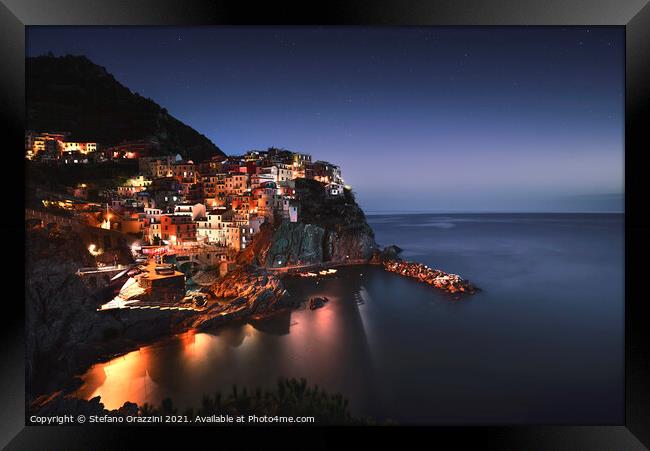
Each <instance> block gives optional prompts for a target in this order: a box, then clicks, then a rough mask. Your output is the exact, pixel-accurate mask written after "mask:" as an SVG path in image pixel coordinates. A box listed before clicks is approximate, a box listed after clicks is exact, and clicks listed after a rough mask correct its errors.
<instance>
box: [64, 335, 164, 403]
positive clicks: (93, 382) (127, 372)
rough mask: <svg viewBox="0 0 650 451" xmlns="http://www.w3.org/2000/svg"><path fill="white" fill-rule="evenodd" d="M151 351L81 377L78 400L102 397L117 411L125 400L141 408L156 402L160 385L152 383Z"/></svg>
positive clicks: (97, 367) (136, 353)
mask: <svg viewBox="0 0 650 451" xmlns="http://www.w3.org/2000/svg"><path fill="white" fill-rule="evenodd" d="M149 352H150V350H149V349H148V348H141V349H139V350H137V351H133V352H130V353H128V354H125V355H123V356H121V357H118V358H116V359H113V360H111V361H109V362H106V363H98V364H96V365H93V367H92V368H91V369H90V370H89V371H88V372H87V373H86V374H85V375H84V376H83V377H82V379H83V382H84V383H83V385H82V386H81V387H80V388H79V389H78V390H77V396H79V397H81V398H85V399H91V398H94V397H96V396H100V397H101V402H102V403H103V404H104V406H105V407H106V408H107V409H117V408H119V407H121V406H122V405H123V404H124V401H125V400H129V401H131V402H135V403H137V404H138V405H142V404H144V403H145V402H148V403H152V402H153V403H155V402H157V401H158V400H157V397H156V394H157V392H158V385H157V384H156V383H155V382H154V381H153V380H152V379H151V376H150V375H149V371H148V369H147V364H148V361H149V358H148V354H149Z"/></svg>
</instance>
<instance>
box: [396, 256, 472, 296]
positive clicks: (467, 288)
mask: <svg viewBox="0 0 650 451" xmlns="http://www.w3.org/2000/svg"><path fill="white" fill-rule="evenodd" d="M383 265H384V269H385V270H386V271H389V272H393V273H396V274H400V275H402V276H405V277H410V278H412V279H416V280H419V281H420V282H424V283H426V284H429V285H432V286H434V287H436V288H438V289H440V290H444V291H447V292H449V293H469V294H474V293H475V292H476V291H477V290H478V289H477V288H476V287H475V286H474V285H472V284H471V283H470V282H468V281H467V280H465V279H463V278H462V277H460V276H458V275H456V274H449V273H446V272H444V271H441V270H439V269H433V268H429V267H428V266H426V265H423V264H422V263H415V262H408V261H404V260H386V261H384V262H383Z"/></svg>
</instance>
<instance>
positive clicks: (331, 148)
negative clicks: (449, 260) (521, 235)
mask: <svg viewBox="0 0 650 451" xmlns="http://www.w3.org/2000/svg"><path fill="white" fill-rule="evenodd" d="M48 51H52V52H53V53H54V54H55V55H62V54H83V55H86V56H88V57H89V58H90V59H91V60H92V61H93V62H95V63H97V64H99V65H102V66H104V67H106V69H107V70H108V71H109V72H111V73H112V74H113V75H114V76H115V78H116V79H117V80H118V81H120V82H121V83H123V84H124V85H126V86H127V87H129V88H130V89H131V90H132V91H137V92H139V93H140V94H142V95H143V96H145V97H150V98H152V99H153V100H154V101H156V102H157V103H158V104H160V105H161V106H163V107H165V108H167V110H168V111H169V112H170V113H171V114H172V115H174V116H175V117H177V118H178V119H180V120H182V121H183V122H185V123H187V124H188V125H190V126H191V127H193V128H195V129H196V130H198V131H199V132H201V133H203V134H205V135H206V136H208V137H209V138H210V139H211V140H212V141H213V142H214V143H215V144H217V145H218V146H219V147H221V148H222V149H223V150H224V151H225V152H226V153H227V154H241V153H243V152H245V151H247V150H250V149H265V148H267V147H269V146H276V147H284V148H287V149H289V150H294V151H299V152H307V153H311V154H312V155H313V157H314V159H323V160H329V161H332V162H333V163H337V164H339V165H340V166H341V167H342V170H343V176H344V178H345V180H346V182H347V183H349V184H351V185H352V186H353V189H354V191H355V193H356V194H357V199H358V200H359V201H360V203H361V205H362V207H364V209H365V210H366V211H367V212H380V211H382V212H396V211H422V212H425V211H446V212H451V211H622V210H623V201H622V199H623V188H624V161H623V157H624V148H623V145H624V30H623V28H613V27H579V28H573V27H570V28H556V27H549V28H534V27H528V28H527V27H509V28H439V27H427V28H422V27H386V28H357V27H353V28H331V27H321V28H304V27H299V28H296V27H287V28H277V27H265V28H253V27H251V28H226V27H205V28H173V27H29V29H28V32H27V52H28V56H35V55H41V54H44V53H46V52H48Z"/></svg>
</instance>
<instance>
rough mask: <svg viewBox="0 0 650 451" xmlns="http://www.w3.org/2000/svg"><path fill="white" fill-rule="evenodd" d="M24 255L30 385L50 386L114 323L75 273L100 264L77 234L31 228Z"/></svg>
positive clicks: (27, 360)
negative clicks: (100, 312) (56, 374)
mask: <svg viewBox="0 0 650 451" xmlns="http://www.w3.org/2000/svg"><path fill="white" fill-rule="evenodd" d="M25 255H26V265H25V270H26V274H25V315H26V356H25V364H26V376H27V381H28V382H29V383H28V384H27V388H28V390H29V389H30V388H44V389H47V388H48V387H50V385H52V384H51V382H55V381H53V379H54V378H51V377H50V373H51V372H56V371H67V370H71V369H72V368H74V366H75V363H76V362H78V360H79V359H80V358H82V356H83V355H84V353H85V351H87V348H88V346H92V343H93V342H95V341H101V340H102V339H103V338H104V335H105V333H106V332H105V331H106V330H107V329H109V328H110V327H111V325H112V324H111V323H112V322H113V321H112V318H110V317H107V316H103V317H100V316H99V315H98V314H97V311H96V309H97V305H98V301H97V300H96V299H94V298H93V296H92V293H91V292H90V290H89V289H88V288H87V287H86V285H85V284H84V283H83V282H82V281H81V279H80V278H79V277H78V276H77V275H76V274H75V272H76V271H77V269H78V268H80V267H85V266H92V265H94V264H95V259H94V258H93V257H92V256H91V255H90V254H89V253H88V250H87V249H86V248H85V247H84V245H83V244H82V240H81V239H79V237H78V236H77V235H76V234H75V233H71V232H67V233H59V232H57V231H48V230H47V229H44V228H39V229H32V230H28V231H27V236H26V254H25ZM54 385H56V384H53V385H52V386H51V387H50V388H52V387H53V386H54Z"/></svg>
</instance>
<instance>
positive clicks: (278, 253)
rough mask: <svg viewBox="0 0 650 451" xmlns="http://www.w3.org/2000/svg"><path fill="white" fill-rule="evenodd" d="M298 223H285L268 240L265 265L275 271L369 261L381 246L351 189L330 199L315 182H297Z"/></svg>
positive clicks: (303, 180)
mask: <svg viewBox="0 0 650 451" xmlns="http://www.w3.org/2000/svg"><path fill="white" fill-rule="evenodd" d="M296 198H297V200H298V202H299V222H295V223H291V222H288V221H284V222H282V223H281V224H280V225H279V226H278V227H277V228H275V231H274V233H273V234H272V235H271V236H269V237H268V240H269V244H268V251H267V252H266V257H265V260H264V263H263V264H264V265H265V266H267V267H272V268H280V267H287V266H305V265H315V264H320V263H346V262H360V261H369V260H370V258H371V257H372V256H373V254H374V253H375V251H377V249H378V246H377V244H376V243H375V236H374V233H373V231H372V228H371V227H370V226H369V225H368V223H367V222H366V217H365V215H364V213H363V210H361V208H360V207H359V205H357V203H356V201H355V199H354V195H353V194H352V192H351V191H350V190H348V189H346V190H345V191H344V195H343V196H329V195H328V194H327V192H326V190H325V186H324V185H323V184H322V183H320V182H317V181H315V180H309V179H297V180H296Z"/></svg>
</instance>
